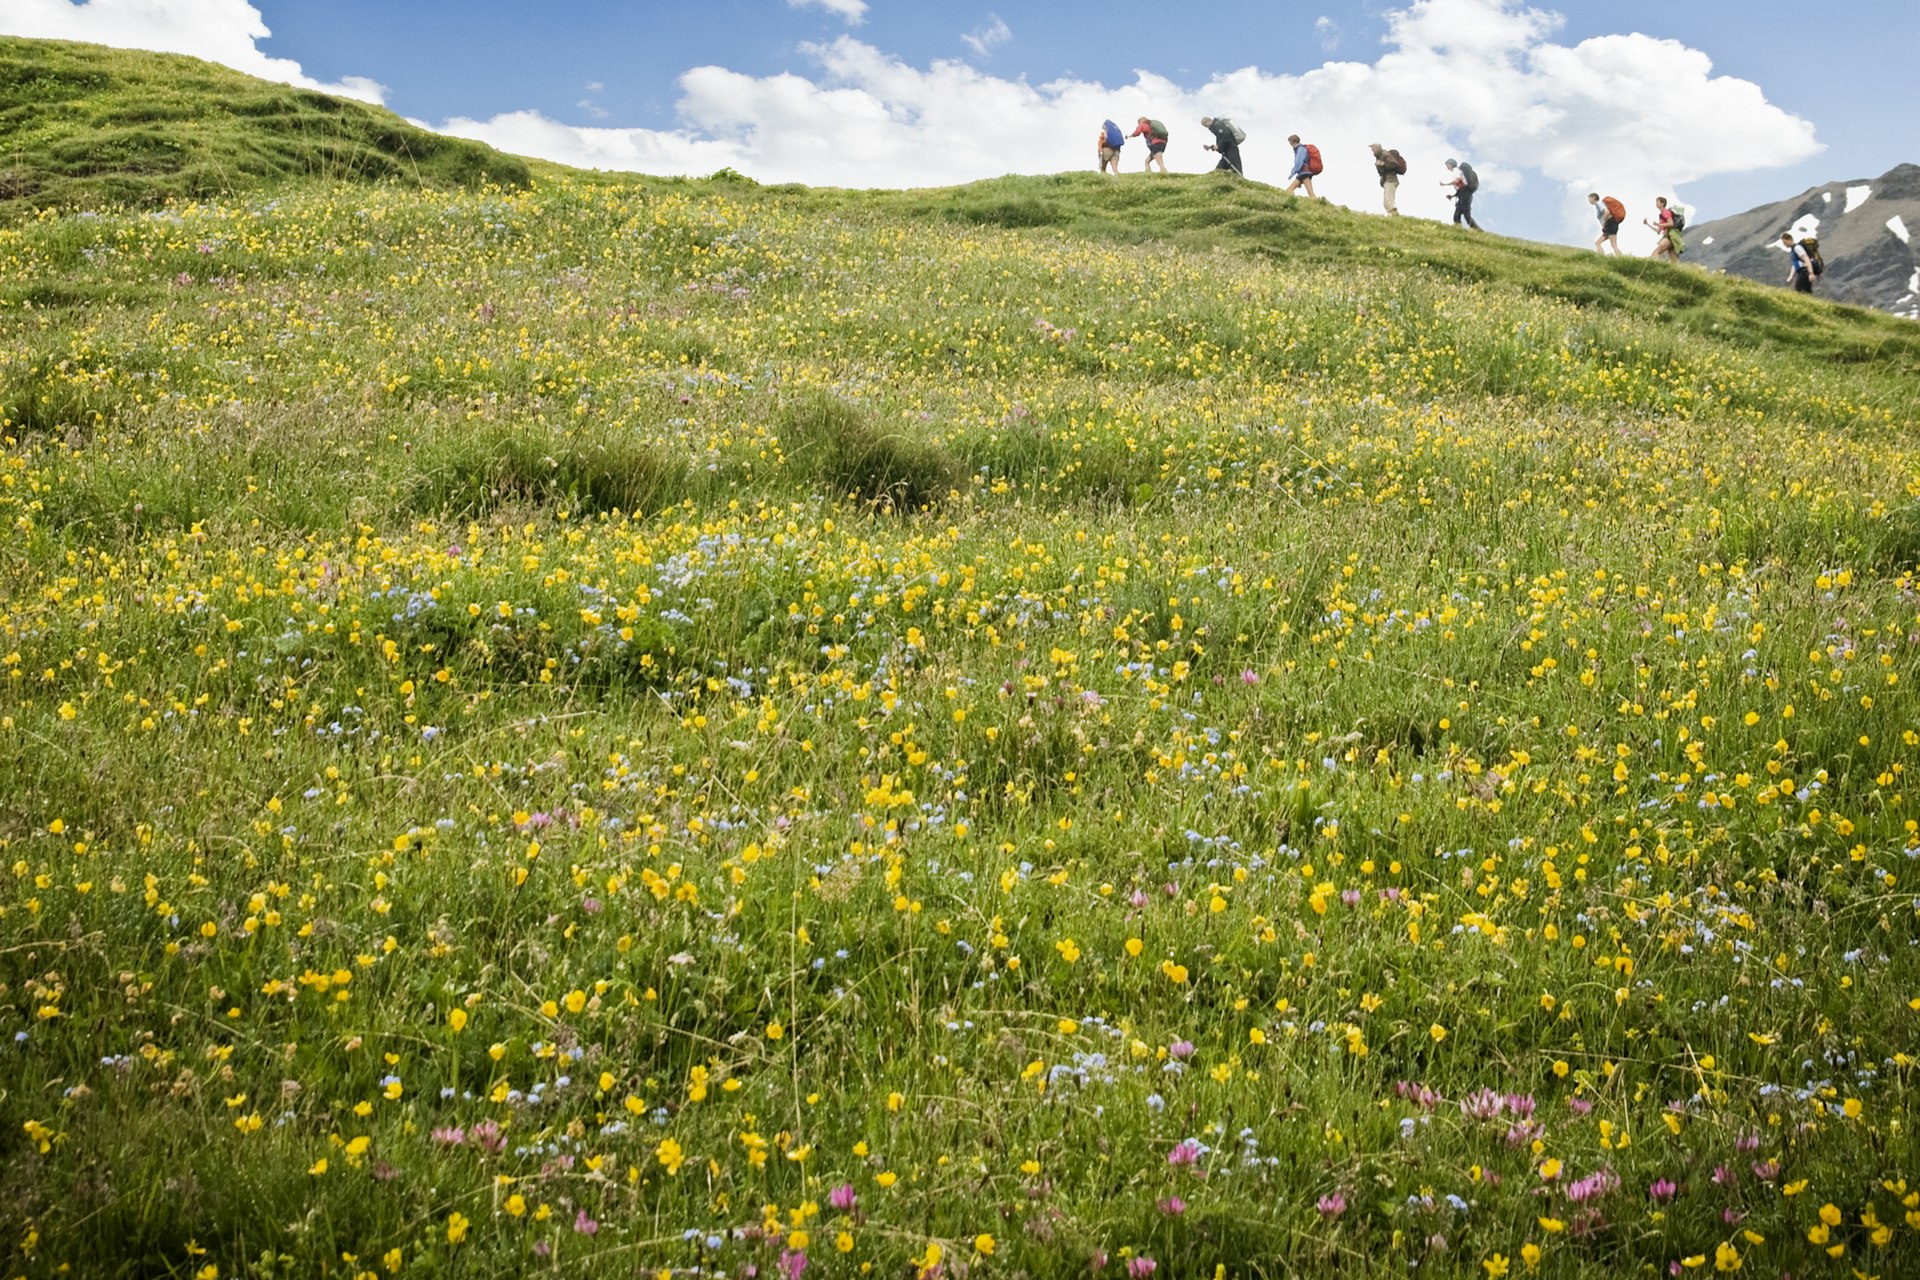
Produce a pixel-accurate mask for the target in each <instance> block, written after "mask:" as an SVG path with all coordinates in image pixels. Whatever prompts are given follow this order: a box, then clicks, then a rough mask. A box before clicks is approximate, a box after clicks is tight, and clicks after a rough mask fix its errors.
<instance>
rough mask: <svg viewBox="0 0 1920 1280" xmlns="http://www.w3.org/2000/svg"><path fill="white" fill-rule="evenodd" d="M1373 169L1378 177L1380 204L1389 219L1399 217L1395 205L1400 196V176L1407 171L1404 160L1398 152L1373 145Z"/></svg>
mask: <svg viewBox="0 0 1920 1280" xmlns="http://www.w3.org/2000/svg"><path fill="white" fill-rule="evenodd" d="M1373 168H1374V171H1375V172H1376V173H1378V174H1379V175H1380V203H1381V204H1383V205H1385V206H1386V208H1387V213H1388V215H1389V216H1391V217H1395V218H1397V217H1399V216H1400V210H1399V208H1398V206H1397V205H1396V204H1395V199H1396V197H1398V196H1399V194H1400V175H1401V174H1403V173H1405V172H1406V171H1407V162H1406V158H1405V157H1403V156H1402V155H1401V154H1400V153H1399V152H1398V151H1394V150H1391V149H1389V150H1385V151H1383V150H1381V148H1380V144H1379V143H1377V142H1376V143H1374V144H1373Z"/></svg>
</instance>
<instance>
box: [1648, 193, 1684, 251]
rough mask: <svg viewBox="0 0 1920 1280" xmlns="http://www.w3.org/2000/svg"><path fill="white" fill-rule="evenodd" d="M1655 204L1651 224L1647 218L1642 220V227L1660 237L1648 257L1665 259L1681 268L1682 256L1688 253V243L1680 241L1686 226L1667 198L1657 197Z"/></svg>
mask: <svg viewBox="0 0 1920 1280" xmlns="http://www.w3.org/2000/svg"><path fill="white" fill-rule="evenodd" d="M1653 204H1654V210H1655V212H1654V220H1653V221H1652V222H1649V221H1647V220H1646V219H1645V218H1642V219H1640V224H1641V225H1642V226H1646V227H1652V228H1653V230H1654V233H1655V234H1656V235H1658V236H1659V237H1660V238H1659V239H1658V240H1656V241H1654V242H1653V252H1652V253H1651V254H1649V255H1648V256H1649V257H1652V258H1656V259H1657V258H1665V259H1666V260H1667V261H1668V262H1671V263H1673V264H1674V265H1675V266H1679V265H1680V255H1681V254H1683V253H1685V252H1686V251H1687V246H1686V243H1685V242H1684V241H1682V240H1681V239H1680V228H1681V226H1682V225H1684V224H1683V223H1682V222H1681V220H1680V217H1679V214H1678V213H1677V211H1676V210H1674V209H1672V208H1669V207H1668V205H1667V198H1666V197H1665V196H1655V197H1654V198H1653Z"/></svg>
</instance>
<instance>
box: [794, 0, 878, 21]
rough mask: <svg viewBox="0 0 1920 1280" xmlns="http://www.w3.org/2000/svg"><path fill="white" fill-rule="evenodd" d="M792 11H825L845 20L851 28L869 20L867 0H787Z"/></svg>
mask: <svg viewBox="0 0 1920 1280" xmlns="http://www.w3.org/2000/svg"><path fill="white" fill-rule="evenodd" d="M787 7H788V8H790V9H808V8H813V9H825V10H826V11H827V12H828V13H831V14H834V15H835V16H837V17H840V18H843V19H845V21H846V24H847V25H848V26H850V27H857V26H859V25H860V24H861V23H863V22H865V21H866V20H867V0H787Z"/></svg>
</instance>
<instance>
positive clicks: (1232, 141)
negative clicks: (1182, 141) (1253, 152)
mask: <svg viewBox="0 0 1920 1280" xmlns="http://www.w3.org/2000/svg"><path fill="white" fill-rule="evenodd" d="M1200 127H1201V128H1203V129H1205V130H1206V131H1207V132H1209V133H1211V134H1212V135H1213V141H1212V142H1210V143H1208V144H1207V146H1206V150H1208V151H1217V152H1219V153H1220V163H1219V164H1217V165H1215V166H1213V167H1214V170H1215V172H1218V171H1219V170H1221V169H1225V170H1226V171H1227V172H1229V173H1234V174H1238V175H1239V176H1240V177H1243V178H1244V177H1246V176H1247V172H1246V170H1244V169H1242V168H1241V167H1240V144H1241V143H1242V142H1244V141H1246V138H1247V135H1246V131H1245V130H1243V129H1241V128H1240V126H1239V125H1237V124H1235V123H1234V122H1233V121H1231V120H1229V119H1227V118H1226V117H1225V116H1218V117H1215V116H1201V117H1200Z"/></svg>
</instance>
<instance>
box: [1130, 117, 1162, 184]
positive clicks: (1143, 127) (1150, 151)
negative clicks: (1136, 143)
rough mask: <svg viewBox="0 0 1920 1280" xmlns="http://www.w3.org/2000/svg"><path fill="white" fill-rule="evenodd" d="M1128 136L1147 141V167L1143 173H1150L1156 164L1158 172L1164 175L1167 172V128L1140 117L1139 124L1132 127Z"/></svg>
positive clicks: (1156, 121)
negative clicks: (1158, 168)
mask: <svg viewBox="0 0 1920 1280" xmlns="http://www.w3.org/2000/svg"><path fill="white" fill-rule="evenodd" d="M1128 136H1129V137H1133V138H1145V139H1146V140H1147V167H1146V169H1145V172H1147V173H1152V172H1153V166H1154V165H1156V164H1158V165H1159V166H1160V172H1162V173H1165V172H1166V171H1167V126H1165V125H1163V124H1161V123H1160V122H1159V121H1158V120H1153V119H1149V118H1148V117H1146V116H1141V117H1140V120H1139V123H1137V124H1135V125H1134V127H1133V132H1132V133H1131V134H1129V135H1128Z"/></svg>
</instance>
